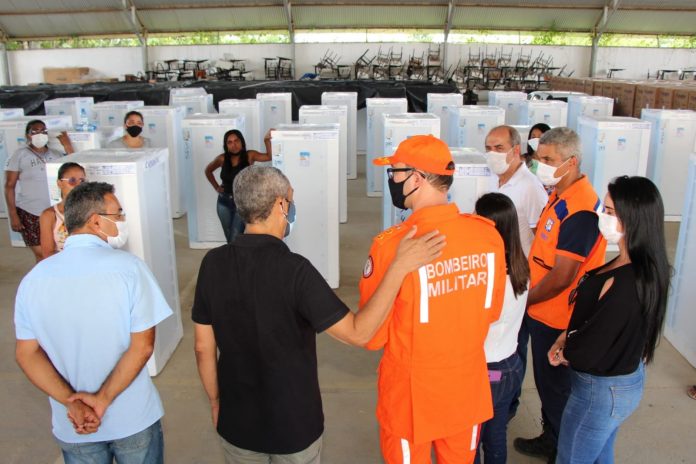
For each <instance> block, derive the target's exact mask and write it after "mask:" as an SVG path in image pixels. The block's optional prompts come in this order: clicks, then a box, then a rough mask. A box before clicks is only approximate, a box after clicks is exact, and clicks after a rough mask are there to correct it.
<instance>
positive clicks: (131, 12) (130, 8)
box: [122, 0, 147, 45]
mask: <svg viewBox="0 0 696 464" xmlns="http://www.w3.org/2000/svg"><path fill="white" fill-rule="evenodd" d="M122 1H123V12H124V13H125V15H126V17H127V19H128V22H129V23H130V25H131V27H132V28H133V33H134V34H135V35H136V36H137V37H138V40H140V43H141V44H143V45H145V44H146V43H147V41H146V39H145V35H147V30H146V29H145V26H144V25H143V23H142V21H141V20H140V18H139V17H138V11H137V10H136V9H135V4H134V3H133V0H122Z"/></svg>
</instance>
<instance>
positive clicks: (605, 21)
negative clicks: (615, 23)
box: [592, 0, 621, 36]
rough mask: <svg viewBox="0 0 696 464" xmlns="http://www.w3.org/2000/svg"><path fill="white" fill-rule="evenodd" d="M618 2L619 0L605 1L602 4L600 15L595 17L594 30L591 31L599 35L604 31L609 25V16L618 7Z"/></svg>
mask: <svg viewBox="0 0 696 464" xmlns="http://www.w3.org/2000/svg"><path fill="white" fill-rule="evenodd" d="M619 3H621V0H608V1H607V3H606V4H605V5H604V8H603V9H602V14H601V16H600V17H599V19H597V22H596V23H595V27H594V30H593V31H592V32H593V33H594V34H595V35H597V36H601V35H602V34H604V31H606V30H607V27H608V26H609V22H610V21H611V17H612V16H614V13H616V10H618V9H619Z"/></svg>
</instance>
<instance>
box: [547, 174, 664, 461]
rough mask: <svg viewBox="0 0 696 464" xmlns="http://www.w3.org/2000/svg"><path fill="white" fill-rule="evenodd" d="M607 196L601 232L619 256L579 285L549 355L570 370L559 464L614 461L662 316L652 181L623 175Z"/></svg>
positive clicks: (660, 241)
mask: <svg viewBox="0 0 696 464" xmlns="http://www.w3.org/2000/svg"><path fill="white" fill-rule="evenodd" d="M608 190H609V192H608V193H607V196H606V198H605V200H604V212H603V213H599V230H600V232H601V233H602V235H603V236H604V238H606V240H607V242H608V243H616V244H618V245H619V256H618V257H616V258H614V259H613V260H611V261H610V262H608V263H607V264H605V265H603V266H600V267H598V268H596V269H594V270H592V271H589V272H588V273H586V274H585V275H584V276H583V277H582V279H580V282H579V283H578V286H577V288H576V289H575V290H574V291H573V292H572V293H571V294H570V302H569V303H570V305H571V307H572V311H573V312H572V315H571V318H570V322H569V323H568V329H567V330H566V331H565V332H563V333H562V334H561V336H560V337H559V338H558V340H557V341H556V343H555V344H554V345H553V346H552V347H551V350H550V351H549V353H548V357H549V362H550V363H551V364H552V365H554V366H557V365H559V364H564V365H569V366H570V368H571V372H572V374H571V375H572V378H571V391H570V397H569V398H568V402H567V403H566V406H565V409H564V410H563V419H562V420H561V429H560V434H559V437H558V457H557V458H556V464H567V463H570V464H583V463H588V464H592V463H599V464H610V463H613V462H614V441H615V440H616V435H617V432H618V429H619V427H620V426H621V424H622V423H623V422H624V421H625V420H626V419H627V418H628V417H629V416H630V415H631V414H632V413H633V411H635V410H636V409H637V408H638V404H639V403H640V399H641V397H642V395H643V385H644V382H645V380H644V379H645V370H644V365H645V364H647V363H649V362H651V361H652V359H653V355H654V354H655V346H656V344H657V341H658V339H659V334H660V332H661V331H662V324H663V321H664V317H665V309H666V306H667V293H668V289H669V276H670V266H669V262H668V261H667V252H666V248H665V239H664V237H665V235H664V214H665V213H664V208H663V205H662V198H661V197H660V193H659V191H658V190H657V187H655V184H653V183H652V182H651V181H650V180H648V179H646V178H644V177H627V176H623V177H618V178H616V179H614V180H613V181H612V182H611V183H610V184H609V189H608Z"/></svg>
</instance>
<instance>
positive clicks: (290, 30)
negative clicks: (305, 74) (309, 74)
mask: <svg viewBox="0 0 696 464" xmlns="http://www.w3.org/2000/svg"><path fill="white" fill-rule="evenodd" d="M283 6H284V7H285V18H286V19H287V21H288V35H289V37H290V59H292V77H293V78H294V79H297V68H296V67H295V24H294V22H293V20H292V5H291V4H290V0H283Z"/></svg>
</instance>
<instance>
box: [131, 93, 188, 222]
mask: <svg viewBox="0 0 696 464" xmlns="http://www.w3.org/2000/svg"><path fill="white" fill-rule="evenodd" d="M140 112H141V113H142V115H143V120H144V122H145V127H143V137H147V138H148V139H150V144H151V145H152V147H153V148H166V149H167V151H168V152H169V185H170V195H169V199H170V201H171V204H170V210H171V212H172V217H174V218H179V217H181V216H183V215H184V214H186V190H187V189H188V188H189V186H190V182H189V181H188V176H186V175H184V169H185V168H184V166H185V165H186V155H187V153H188V152H187V151H186V150H184V134H183V131H182V127H181V124H182V122H183V120H184V117H185V116H186V110H185V109H184V108H183V107H181V106H145V107H143V108H141V109H140Z"/></svg>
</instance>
